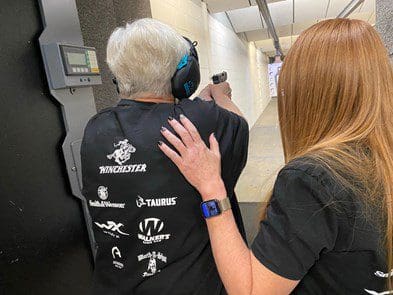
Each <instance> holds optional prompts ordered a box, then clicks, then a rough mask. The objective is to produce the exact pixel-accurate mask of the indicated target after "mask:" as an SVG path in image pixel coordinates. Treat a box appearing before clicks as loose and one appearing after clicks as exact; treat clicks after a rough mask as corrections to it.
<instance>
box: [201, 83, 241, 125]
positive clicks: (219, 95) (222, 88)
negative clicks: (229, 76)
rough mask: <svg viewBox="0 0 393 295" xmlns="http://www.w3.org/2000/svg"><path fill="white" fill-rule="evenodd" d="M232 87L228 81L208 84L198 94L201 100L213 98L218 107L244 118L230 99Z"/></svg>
mask: <svg viewBox="0 0 393 295" xmlns="http://www.w3.org/2000/svg"><path fill="white" fill-rule="evenodd" d="M231 93H232V89H231V87H230V85H229V83H228V82H223V83H220V84H209V85H207V86H206V87H205V88H204V89H203V90H202V91H201V93H200V94H199V97H200V98H202V99H203V100H212V99H213V100H214V101H215V102H216V103H217V104H218V105H219V106H220V107H222V108H223V109H226V110H228V111H231V112H233V113H235V114H237V115H239V116H241V117H243V118H244V115H243V114H242V112H241V111H240V109H239V108H238V107H237V105H236V104H235V103H234V102H233V101H232V99H231V95H232V94H231Z"/></svg>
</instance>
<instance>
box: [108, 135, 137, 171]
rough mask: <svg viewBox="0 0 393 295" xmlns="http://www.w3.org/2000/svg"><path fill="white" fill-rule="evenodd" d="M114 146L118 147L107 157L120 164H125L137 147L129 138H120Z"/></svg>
mask: <svg viewBox="0 0 393 295" xmlns="http://www.w3.org/2000/svg"><path fill="white" fill-rule="evenodd" d="M113 146H114V147H118V149H116V150H115V151H114V152H113V153H112V154H110V155H107V156H106V157H107V158H108V159H109V160H112V159H114V160H115V162H116V163H117V164H119V165H123V164H124V163H125V162H127V161H128V160H129V159H130V158H131V154H132V153H135V152H136V148H135V147H134V146H133V145H132V144H130V143H129V142H128V139H124V140H120V141H119V142H118V143H115V144H113Z"/></svg>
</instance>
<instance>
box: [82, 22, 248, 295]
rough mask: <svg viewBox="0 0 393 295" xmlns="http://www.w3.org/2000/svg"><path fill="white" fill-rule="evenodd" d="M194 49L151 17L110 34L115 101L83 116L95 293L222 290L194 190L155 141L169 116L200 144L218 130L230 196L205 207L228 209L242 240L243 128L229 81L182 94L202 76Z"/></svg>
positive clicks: (209, 211) (217, 293) (206, 294)
mask: <svg viewBox="0 0 393 295" xmlns="http://www.w3.org/2000/svg"><path fill="white" fill-rule="evenodd" d="M195 46H196V43H192V42H191V41H189V40H188V39H186V38H184V37H182V36H181V35H179V34H178V33H177V32H176V31H175V30H173V29H172V28H170V27H169V26H167V25H165V24H163V23H161V22H159V21H156V20H153V19H141V20H138V21H136V22H133V23H131V24H127V25H126V26H125V27H121V28H117V29H116V30H115V31H114V32H113V33H112V35H111V36H110V38H109V41H108V46H107V62H108V65H109V67H110V69H111V71H112V72H113V74H114V76H115V77H116V83H117V87H118V91H119V95H120V97H121V100H120V102H119V103H118V104H117V105H116V106H114V107H112V108H108V109H106V110H103V111H101V112H99V113H98V114H97V115H96V116H94V117H93V118H92V119H91V120H90V121H89V123H88V125H87V127H86V130H85V136H84V138H83V142H82V147H81V156H82V170H83V171H82V172H83V173H82V174H83V191H84V195H85V197H86V199H87V200H88V203H89V208H90V213H91V216H92V221H93V227H94V232H95V238H96V241H97V245H98V249H97V256H96V261H95V271H94V281H93V294H105V295H108V294H127V295H128V294H140V295H142V294H143V295H153V294H160V295H169V294H170V295H176V294H179V295H180V294H194V295H202V294H203V295H210V294H211V295H221V294H226V292H225V289H224V287H223V284H222V282H221V280H220V277H219V275H218V271H217V268H216V265H215V263H214V259H213V254H212V250H211V245H210V242H209V236H208V231H207V228H206V224H205V222H204V221H203V219H202V218H199V216H200V215H201V211H200V210H199V209H198V207H199V203H200V196H199V193H198V192H197V191H196V190H195V189H194V188H193V187H192V186H191V185H190V184H189V183H188V182H187V181H186V180H185V178H184V177H183V176H182V175H181V174H180V172H179V171H178V169H177V168H176V166H175V165H173V164H172V163H171V162H170V161H169V160H168V159H167V157H165V155H163V154H162V153H161V151H160V149H159V148H158V146H157V143H159V144H161V143H162V141H163V140H164V138H163V136H162V134H161V132H160V129H161V130H166V128H168V129H169V130H172V131H173V129H171V127H170V124H169V121H171V120H173V118H176V119H178V118H179V117H181V116H182V115H185V116H187V117H188V118H189V119H190V120H191V121H192V122H193V123H194V124H195V125H196V126H198V128H199V130H200V132H201V136H202V138H203V139H204V140H205V142H208V137H209V135H210V134H211V133H212V132H214V134H215V136H216V138H217V140H218V142H219V144H220V150H221V154H222V177H223V180H224V183H225V185H226V188H227V191H228V199H227V200H226V201H225V202H222V203H220V204H216V205H217V206H214V204H209V206H205V207H203V208H202V209H203V210H202V214H204V215H205V216H206V215H208V216H213V215H214V214H215V213H216V211H218V210H221V209H223V210H224V209H226V208H230V207H232V210H233V212H234V215H235V219H236V223H237V226H238V228H239V230H240V232H242V233H243V237H244V229H243V224H242V220H241V215H240V210H239V206H238V202H237V200H236V196H235V194H234V186H235V184H236V182H237V180H238V177H239V175H240V173H241V171H242V169H243V168H244V165H245V162H246V158H247V145H248V126H247V123H246V121H245V120H244V118H242V115H241V113H240V111H239V109H238V108H237V107H236V105H235V104H234V103H233V102H232V101H231V97H230V93H231V89H230V87H229V84H228V83H221V84H218V85H208V86H206V88H205V89H204V90H203V91H202V92H201V94H200V95H199V97H196V98H195V99H193V100H190V99H188V98H189V97H190V96H191V95H192V94H193V92H195V90H196V89H197V87H198V85H199V80H200V73H199V63H198V54H197V52H196V49H195ZM195 165H198V163H195ZM208 216H207V217H208Z"/></svg>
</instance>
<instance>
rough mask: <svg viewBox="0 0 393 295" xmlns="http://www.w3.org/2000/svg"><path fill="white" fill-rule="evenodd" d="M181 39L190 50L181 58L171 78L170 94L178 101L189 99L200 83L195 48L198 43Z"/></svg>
mask: <svg viewBox="0 0 393 295" xmlns="http://www.w3.org/2000/svg"><path fill="white" fill-rule="evenodd" d="M183 38H184V39H185V40H186V41H187V42H188V43H189V44H190V50H189V52H188V53H187V54H185V55H184V56H183V57H182V58H181V60H180V62H179V64H178V65H177V68H176V72H175V73H174V74H173V77H172V94H173V96H174V97H176V98H178V99H184V98H189V97H190V96H191V95H192V94H193V93H194V92H195V91H196V90H197V88H198V86H199V83H200V82H201V72H200V70H199V59H198V53H197V51H196V48H195V47H196V46H197V44H198V42H196V41H194V42H191V41H190V39H188V38H186V37H183Z"/></svg>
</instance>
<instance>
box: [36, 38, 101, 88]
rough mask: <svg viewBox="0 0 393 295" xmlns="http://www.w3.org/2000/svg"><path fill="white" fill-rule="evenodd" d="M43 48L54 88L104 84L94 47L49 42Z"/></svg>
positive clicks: (48, 73)
mask: <svg viewBox="0 0 393 295" xmlns="http://www.w3.org/2000/svg"><path fill="white" fill-rule="evenodd" d="M42 50H43V58H44V63H45V66H46V72H47V77H48V80H49V82H50V87H51V88H52V89H62V88H68V87H86V86H93V85H99V84H102V81H101V75H100V68H99V67H98V62H97V54H96V49H95V48H94V47H86V46H78V45H74V44H61V43H49V44H44V45H42Z"/></svg>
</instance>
